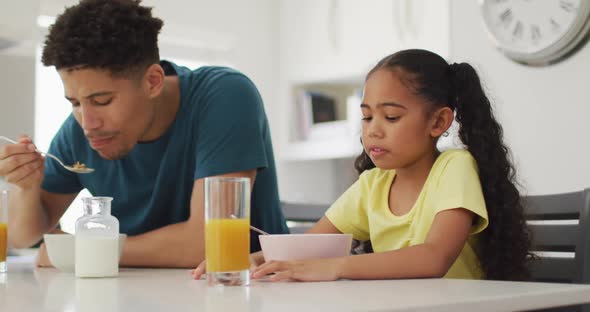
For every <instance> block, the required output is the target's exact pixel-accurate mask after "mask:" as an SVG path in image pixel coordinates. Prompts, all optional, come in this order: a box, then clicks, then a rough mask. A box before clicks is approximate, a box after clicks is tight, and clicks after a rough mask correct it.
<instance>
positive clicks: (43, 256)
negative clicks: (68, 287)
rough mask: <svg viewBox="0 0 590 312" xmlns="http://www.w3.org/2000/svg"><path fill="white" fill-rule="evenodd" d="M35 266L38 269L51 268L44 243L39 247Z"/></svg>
mask: <svg viewBox="0 0 590 312" xmlns="http://www.w3.org/2000/svg"><path fill="white" fill-rule="evenodd" d="M35 265H37V266H38V267H40V268H52V267H53V264H51V261H49V256H47V247H45V243H42V244H41V246H39V251H38V252H37V257H35Z"/></svg>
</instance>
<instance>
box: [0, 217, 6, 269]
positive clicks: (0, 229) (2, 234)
mask: <svg viewBox="0 0 590 312" xmlns="http://www.w3.org/2000/svg"><path fill="white" fill-rule="evenodd" d="M7 248H8V226H7V225H6V223H0V262H4V261H6V250H7Z"/></svg>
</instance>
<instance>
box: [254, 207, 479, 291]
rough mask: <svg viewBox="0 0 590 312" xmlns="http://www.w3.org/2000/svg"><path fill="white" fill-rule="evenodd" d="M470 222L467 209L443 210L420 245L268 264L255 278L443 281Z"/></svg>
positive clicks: (465, 236)
mask: <svg viewBox="0 0 590 312" xmlns="http://www.w3.org/2000/svg"><path fill="white" fill-rule="evenodd" d="M472 221H473V213H472V212H470V211H468V210H466V209H451V210H445V211H442V212H439V213H438V214H437V215H436V217H435V219H434V222H433V224H432V227H431V229H430V231H429V232H428V235H427V237H426V241H425V242H424V243H423V244H420V245H416V246H412V247H408V248H402V249H399V250H393V251H388V252H381V253H373V254H365V255H358V256H348V257H343V258H334V259H319V260H308V261H285V262H283V261H270V262H268V263H265V264H263V265H261V266H260V267H259V268H258V269H257V270H256V272H254V277H255V278H258V277H262V276H265V275H267V274H270V273H276V274H275V275H274V276H273V277H272V279H273V280H282V279H294V280H300V281H327V280H337V279H340V278H346V279H395V278H425V277H442V276H444V275H445V274H446V273H447V271H448V270H449V268H450V267H451V265H452V264H453V263H454V262H455V260H456V259H457V257H458V256H459V254H460V253H461V250H462V249H463V247H464V246H465V242H466V241H467V238H468V237H469V231H470V229H471V226H472ZM328 222H329V221H328Z"/></svg>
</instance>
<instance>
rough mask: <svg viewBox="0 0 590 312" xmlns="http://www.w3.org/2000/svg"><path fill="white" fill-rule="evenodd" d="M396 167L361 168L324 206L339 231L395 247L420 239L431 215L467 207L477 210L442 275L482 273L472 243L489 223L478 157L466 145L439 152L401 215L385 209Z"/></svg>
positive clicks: (383, 246) (375, 247) (382, 246)
mask: <svg viewBox="0 0 590 312" xmlns="http://www.w3.org/2000/svg"><path fill="white" fill-rule="evenodd" d="M394 177H395V170H382V169H379V168H374V169H371V170H367V171H365V172H363V173H362V174H361V176H360V177H359V179H358V181H356V182H355V183H354V184H353V185H352V186H351V187H350V188H349V189H348V190H347V191H346V192H345V193H344V194H342V196H340V198H339V199H338V200H337V201H336V202H335V203H334V204H333V205H332V206H331V207H330V209H328V211H326V216H327V217H328V219H329V220H330V221H331V222H332V223H333V224H334V226H336V228H338V229H339V230H340V231H341V232H342V233H350V234H352V235H353V237H354V238H355V239H358V240H369V239H370V240H371V243H372V245H373V250H374V251H375V252H383V251H390V250H397V249H400V248H404V247H409V246H414V245H418V244H422V243H424V241H425V240H426V236H427V234H428V231H429V230H430V227H431V226H432V222H433V221H434V217H435V215H436V214H437V213H438V212H440V211H443V210H447V209H454V208H465V209H467V210H470V211H472V212H473V213H474V214H475V215H476V219H475V221H474V225H473V227H472V229H471V232H470V238H469V240H468V241H467V243H466V244H465V246H464V247H463V250H462V251H461V254H460V255H459V257H458V258H457V260H456V261H455V263H454V264H453V265H452V266H451V268H450V269H449V271H448V272H447V274H446V275H445V277H448V278H466V279H481V278H483V273H482V271H481V269H480V266H479V260H478V259H477V256H476V254H475V252H474V250H473V247H472V246H475V244H476V243H477V235H476V234H478V233H480V232H481V231H483V230H484V229H485V228H486V227H487V225H488V214H487V211H486V205H485V201H484V197H483V193H482V189H481V184H480V181H479V176H478V169H477V163H476V162H475V159H474V158H473V156H472V155H471V154H470V153H469V152H468V151H466V150H448V151H445V152H443V153H441V154H440V155H439V156H438V158H437V159H436V161H435V162H434V165H433V166H432V169H431V170H430V173H429V175H428V178H427V179H426V182H425V183H424V186H423V188H422V190H421V192H420V195H419V196H418V199H417V200H416V203H415V204H414V206H413V207H412V209H411V210H410V211H409V212H408V213H406V214H405V215H403V216H396V215H394V214H393V213H392V212H391V210H390V209H389V191H390V188H391V184H392V183H393V179H394Z"/></svg>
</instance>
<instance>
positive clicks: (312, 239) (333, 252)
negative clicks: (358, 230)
mask: <svg viewBox="0 0 590 312" xmlns="http://www.w3.org/2000/svg"><path fill="white" fill-rule="evenodd" d="M258 238H259V239H260V246H261V247H262V253H263V254H264V259H265V260H266V261H270V260H277V261H290V260H303V259H322V258H336V257H344V256H347V255H349V254H350V247H351V245H352V235H351V234H271V235H260V236H258Z"/></svg>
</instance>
